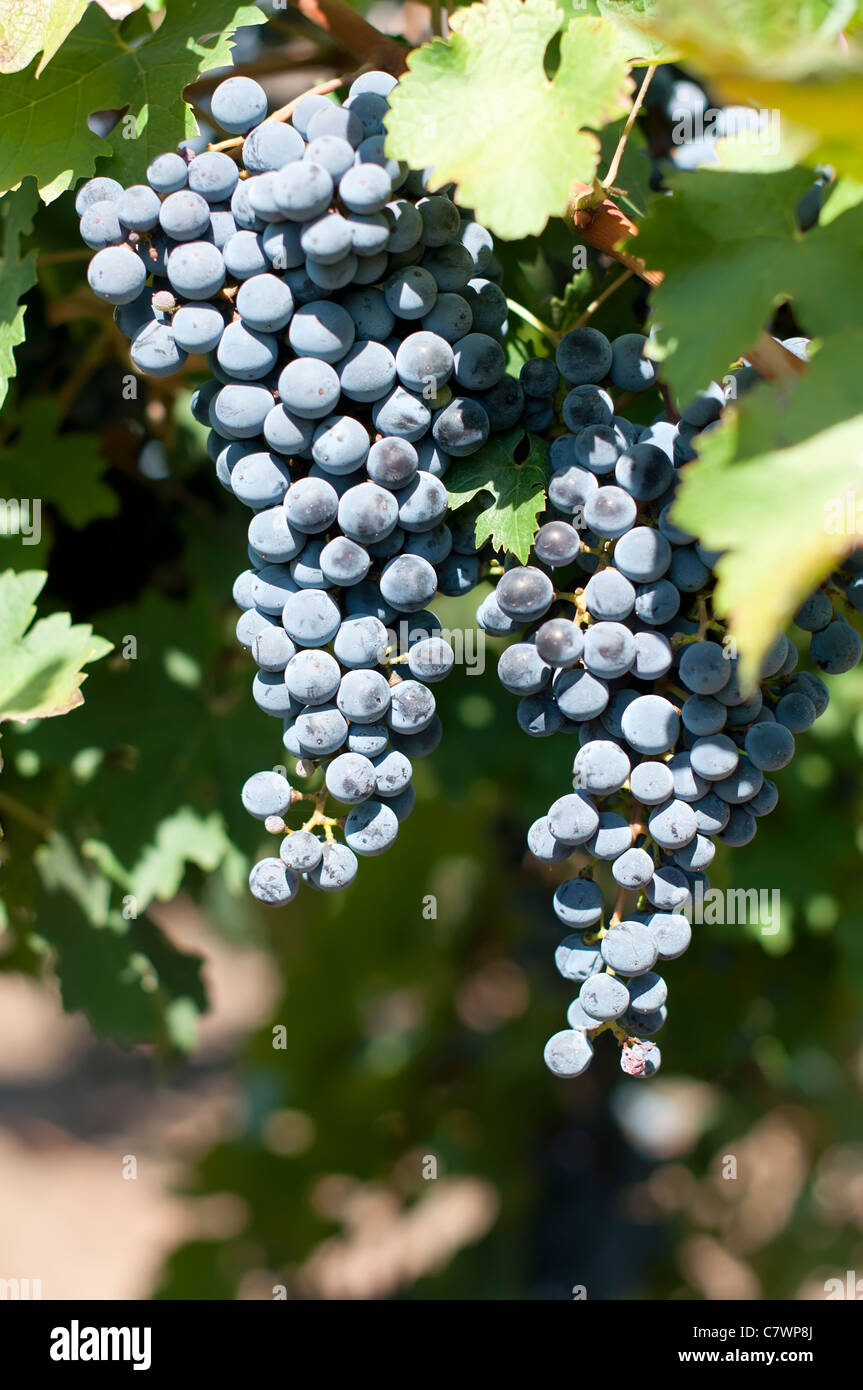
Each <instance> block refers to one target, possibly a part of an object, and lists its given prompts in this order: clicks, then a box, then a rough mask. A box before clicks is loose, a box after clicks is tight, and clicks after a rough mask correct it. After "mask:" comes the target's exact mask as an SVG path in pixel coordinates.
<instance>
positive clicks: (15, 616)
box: [0, 570, 111, 722]
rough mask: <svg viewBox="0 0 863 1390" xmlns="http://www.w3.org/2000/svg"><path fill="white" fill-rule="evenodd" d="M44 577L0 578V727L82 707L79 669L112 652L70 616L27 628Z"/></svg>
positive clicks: (6, 575)
mask: <svg viewBox="0 0 863 1390" xmlns="http://www.w3.org/2000/svg"><path fill="white" fill-rule="evenodd" d="M47 577H48V576H47V575H46V574H44V573H40V572H39V571H36V570H29V571H26V572H25V573H23V574H15V573H14V571H13V570H6V572H5V573H4V574H2V575H0V722H2V721H3V720H4V719H19V720H25V719H47V718H49V717H50V716H51V715H55V714H66V713H67V712H68V711H69V710H70V709H74V708H75V707H76V705H80V704H83V701H84V697H83V695H82V694H81V691H80V686H81V684H82V683H83V681H84V680H86V675H85V673H84V672H83V671H82V670H81V668H82V666H86V665H87V663H88V662H90V661H98V660H99V658H100V657H103V656H105V655H107V653H108V652H109V651H111V644H110V642H105V641H103V639H102V638H101V637H95V636H94V635H93V629H92V628H91V627H90V626H89V625H88V624H86V623H74V624H73V623H72V620H71V618H70V617H69V614H68V613H52V614H51V616H50V617H48V618H40V619H39V621H38V622H36V623H34V624H33V626H32V627H30V624H31V623H32V622H33V618H34V617H35V616H36V605H35V602H34V600H35V599H36V597H37V595H38V594H39V593H40V591H41V589H42V586H43V585H44V583H45V580H46V579H47ZM28 629H29V631H28Z"/></svg>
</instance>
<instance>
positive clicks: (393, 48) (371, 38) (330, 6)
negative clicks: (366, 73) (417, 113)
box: [291, 0, 408, 77]
mask: <svg viewBox="0 0 863 1390" xmlns="http://www.w3.org/2000/svg"><path fill="white" fill-rule="evenodd" d="M291 3H292V5H293V7H294V8H295V9H297V10H299V12H300V14H301V15H302V16H303V17H304V18H305V19H307V20H309V21H310V23H312V24H314V25H316V26H317V28H319V29H323V30H325V32H326V33H328V34H330V35H331V36H332V38H334V39H335V40H336V42H337V43H339V44H341V46H342V48H344V49H346V51H347V52H348V53H350V54H352V55H353V57H355V58H359V59H360V60H361V61H362V62H364V63H369V64H370V65H371V66H372V67H375V68H381V69H383V71H384V72H391V73H392V74H393V76H394V77H397V76H398V75H399V74H400V73H402V72H404V70H405V66H406V61H407V54H408V50H407V48H406V47H405V45H404V44H403V43H401V41H400V40H399V39H393V38H391V37H390V36H389V35H388V34H382V33H381V32H380V30H379V29H376V28H375V27H374V25H373V24H369V22H368V20H367V19H363V17H362V15H360V14H357V12H356V10H354V9H352V8H351V6H350V5H349V4H348V3H347V0H291Z"/></svg>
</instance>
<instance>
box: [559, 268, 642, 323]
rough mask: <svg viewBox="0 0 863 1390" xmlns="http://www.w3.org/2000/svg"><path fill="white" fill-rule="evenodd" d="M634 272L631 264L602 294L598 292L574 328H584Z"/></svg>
mask: <svg viewBox="0 0 863 1390" xmlns="http://www.w3.org/2000/svg"><path fill="white" fill-rule="evenodd" d="M634 274H635V272H634V270H633V269H632V267H631V266H630V267H629V269H627V270H625V271H624V272H623V274H622V275H618V277H617V279H616V280H613V281H612V283H611V284H610V285H606V287H605V289H604V290H603V291H602V294H598V295H597V296H596V299H594V300H593V301H592V302H591V303H590V304H588V306H587V308H586V309H585V311H584V313H583V314H582V315H581V317H580V318H578V319H576V321H575V323H574V324H573V325H572V326H573V328H583V327H584V325H585V324H586V323H587V320H588V319H589V318H592V317H593V315H594V314H595V313H596V311H597V309H598V308H599V307H600V305H601V304H604V303H605V301H606V300H607V299H610V298H611V296H612V295H613V294H614V292H615V290H619V289H620V286H621V285H622V284H623V283H624V282H625V281H626V280H628V279H630V277H631V276H632V275H634Z"/></svg>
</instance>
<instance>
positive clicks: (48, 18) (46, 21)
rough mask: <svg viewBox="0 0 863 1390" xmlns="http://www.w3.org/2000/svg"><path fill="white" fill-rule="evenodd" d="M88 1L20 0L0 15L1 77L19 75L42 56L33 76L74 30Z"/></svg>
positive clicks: (39, 71)
mask: <svg viewBox="0 0 863 1390" xmlns="http://www.w3.org/2000/svg"><path fill="white" fill-rule="evenodd" d="M86 7H87V0H26V3H24V0H20V2H19V3H18V4H13V5H6V6H5V7H4V9H3V13H2V14H0V73H6V72H20V71H21V69H22V68H26V67H27V66H28V65H29V64H30V63H31V62H32V60H33V59H34V58H35V57H36V54H37V53H41V54H42V58H41V61H40V63H39V66H38V67H37V69H36V76H37V77H39V76H40V74H41V72H42V69H43V68H44V67H45V65H46V63H50V61H51V59H52V58H53V57H54V54H55V53H56V52H57V49H58V48H59V47H60V45H61V43H62V42H63V40H64V39H65V37H66V35H67V34H68V33H70V32H71V30H72V29H74V28H75V25H76V24H77V23H78V20H79V19H80V18H81V16H82V14H83V13H84V10H85V9H86Z"/></svg>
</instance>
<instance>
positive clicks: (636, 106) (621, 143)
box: [600, 63, 656, 201]
mask: <svg viewBox="0 0 863 1390" xmlns="http://www.w3.org/2000/svg"><path fill="white" fill-rule="evenodd" d="M655 72H656V64H655V63H651V65H650V67H649V68H648V69H647V71H646V72H645V74H644V81H643V82H642V84H641V86H640V87H639V89H638V95H637V96H636V98H635V101H634V102H633V103H632V110H631V111H630V113H629V115H628V116H627V118H626V125H625V126H624V127H623V131H622V133H621V136H620V139H619V140H618V142H617V149H616V150H615V151H614V155H613V156H612V160H611V163H610V164H609V166H608V172H607V174H606V175H605V178H604V179H603V180H602V184H601V185H600V188H601V193H600V201H601V199H602V198H603V197H604V196H605V194H606V193H607V192H608V191H609V189H610V188H612V187H613V185H614V180H615V179H616V178H617V171H618V169H619V168H620V161H621V160H622V158H623V152H624V150H625V149H626V142H627V140H628V139H629V135H630V131H631V130H632V127H633V126H634V125H635V118H636V116H637V115H638V113H639V111H640V110H641V104H642V102H643V101H644V98H645V97H646V95H647V89H648V87H649V86H650V83H651V81H652V79H653V74H654V73H655Z"/></svg>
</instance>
